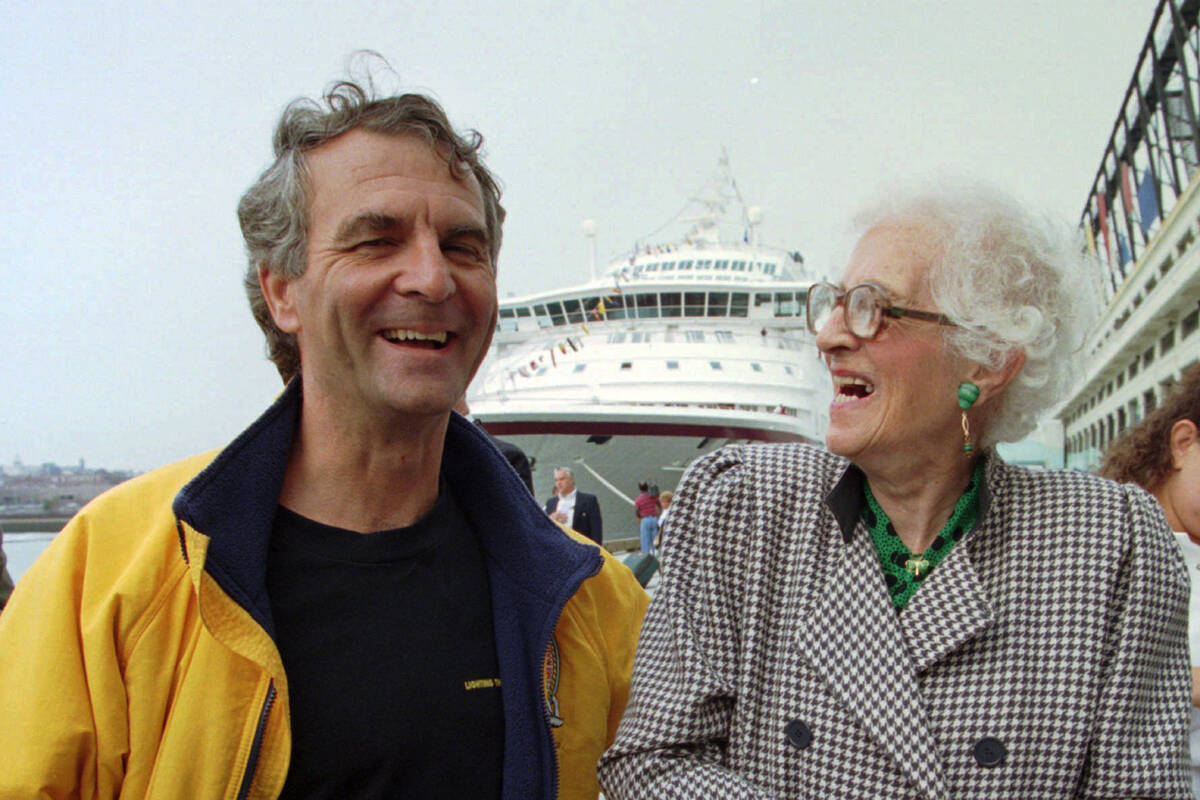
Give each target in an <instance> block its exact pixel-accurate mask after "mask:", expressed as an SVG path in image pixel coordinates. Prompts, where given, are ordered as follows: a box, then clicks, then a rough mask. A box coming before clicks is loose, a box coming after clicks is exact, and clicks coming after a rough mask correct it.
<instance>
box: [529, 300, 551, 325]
mask: <svg viewBox="0 0 1200 800" xmlns="http://www.w3.org/2000/svg"><path fill="white" fill-rule="evenodd" d="M533 315H534V316H535V317H537V324H538V327H539V328H549V327H550V325H551V324H553V323H551V322H550V315H549V314H548V313H546V307H545V306H543V305H537V306H534V307H533Z"/></svg>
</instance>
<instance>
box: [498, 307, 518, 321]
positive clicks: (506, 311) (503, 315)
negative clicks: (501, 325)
mask: <svg viewBox="0 0 1200 800" xmlns="http://www.w3.org/2000/svg"><path fill="white" fill-rule="evenodd" d="M516 316H517V312H516V311H515V310H513V309H511V308H502V309H500V319H513V318H515V317H516Z"/></svg>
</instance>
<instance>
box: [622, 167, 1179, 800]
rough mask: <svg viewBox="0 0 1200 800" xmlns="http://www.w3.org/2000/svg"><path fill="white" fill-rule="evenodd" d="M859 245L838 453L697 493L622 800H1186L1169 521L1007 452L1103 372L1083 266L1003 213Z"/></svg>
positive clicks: (663, 614) (897, 222)
mask: <svg viewBox="0 0 1200 800" xmlns="http://www.w3.org/2000/svg"><path fill="white" fill-rule="evenodd" d="M859 221H860V224H861V228H860V229H861V231H862V235H861V238H860V239H859V240H858V244H857V246H856V248H855V249H854V252H853V254H852V255H851V257H850V261H849V264H848V266H847V268H846V271H845V274H844V276H843V277H842V282H841V284H840V285H836V286H835V285H831V284H817V285H814V286H813V287H812V289H811V291H810V293H809V296H808V313H809V327H810V329H811V330H812V331H813V332H814V333H815V334H816V337H817V339H816V341H817V346H818V348H819V349H820V351H821V356H822V358H823V360H824V362H825V364H826V366H827V367H828V369H829V373H830V376H831V378H832V382H833V390H834V397H833V402H832V405H831V406H830V424H829V429H828V433H827V436H826V442H827V444H828V447H829V450H830V451H832V452H824V451H822V450H819V449H816V448H813V447H809V446H804V445H790V444H789V445H754V446H732V447H729V448H725V449H722V450H719V451H717V452H716V453H713V454H710V455H709V456H706V457H704V458H703V459H701V460H699V461H697V462H696V463H695V464H694V465H693V466H692V467H691V468H690V469H689V471H688V472H687V474H686V475H685V476H684V478H683V481H682V482H681V484H680V486H679V488H678V490H677V491H676V494H675V503H674V505H673V506H672V511H671V515H672V517H671V531H670V537H669V540H668V541H667V542H665V544H666V547H665V551H666V552H665V560H664V565H663V573H664V580H663V585H662V587H661V588H660V589H659V593H658V596H657V598H656V599H655V601H654V603H653V605H652V606H651V609H650V612H649V614H648V616H647V618H646V622H645V625H644V626H643V628H642V639H641V644H640V646H639V651H638V656H637V661H636V665H635V669H634V677H633V687H632V691H631V695H630V700H629V705H628V707H627V709H626V715H625V718H624V720H623V721H622V723H621V727H620V729H619V731H618V733H617V738H616V741H615V742H614V744H613V746H612V748H611V749H610V750H609V751H608V752H607V753H606V754H605V756H604V758H603V759H602V761H601V766H600V775H601V783H602V784H603V786H604V788H605V791H606V793H607V796H608V798H609V800H625V799H626V798H701V797H703V798H710V797H711V798H798V797H812V798H835V797H836V798H844V797H852V798H860V797H861V798H883V797H886V798H889V800H895V798H951V797H954V798H958V797H981V798H982V797H987V798H1010V797H1011V798H1018V797H1019V798H1049V797H1134V796H1136V797H1159V798H1166V797H1172V798H1184V797H1188V796H1189V795H1188V792H1189V789H1188V786H1187V783H1186V776H1185V773H1184V763H1183V752H1184V741H1185V737H1186V728H1187V698H1188V683H1187V681H1188V671H1187V651H1186V646H1185V642H1184V614H1185V601H1186V597H1187V584H1186V576H1185V574H1184V569H1183V563H1182V560H1181V559H1180V556H1179V553H1178V547H1177V546H1176V545H1175V542H1174V540H1173V539H1172V537H1171V533H1170V531H1169V530H1168V529H1167V528H1166V526H1165V525H1164V523H1163V519H1162V514H1161V513H1160V512H1159V510H1158V509H1157V508H1156V507H1155V504H1154V499H1153V498H1152V497H1150V496H1149V495H1148V494H1146V493H1145V492H1143V491H1142V490H1141V489H1138V488H1136V487H1123V486H1119V485H1117V484H1115V483H1112V482H1110V481H1106V480H1102V479H1100V478H1096V477H1092V476H1088V475H1084V474H1079V473H1068V472H1057V471H1040V470H1029V469H1025V468H1021V467H1016V466H1011V465H1008V464H1005V463H1004V462H1003V461H1002V460H1001V459H1000V458H998V457H997V456H996V454H995V451H994V449H993V445H995V444H996V443H997V442H1000V441H1006V440H1013V439H1019V438H1021V437H1022V436H1024V435H1026V434H1027V433H1029V432H1030V431H1032V430H1033V428H1034V426H1035V422H1036V418H1037V416H1038V414H1039V413H1040V412H1041V411H1043V410H1044V409H1046V408H1047V407H1049V406H1050V405H1052V404H1053V403H1054V402H1055V401H1056V400H1057V399H1058V398H1059V397H1060V395H1061V394H1062V393H1063V390H1064V389H1065V387H1066V385H1067V382H1068V380H1069V378H1068V374H1067V372H1068V370H1067V368H1068V366H1069V365H1070V364H1071V363H1072V362H1077V361H1078V360H1079V359H1080V358H1081V354H1080V352H1079V349H1080V345H1081V342H1082V340H1083V337H1084V335H1085V332H1086V329H1087V326H1088V324H1089V322H1090V319H1091V315H1090V314H1088V313H1085V312H1084V311H1083V309H1086V308H1088V307H1089V305H1090V304H1091V303H1094V301H1092V297H1093V295H1090V294H1089V292H1088V288H1089V287H1090V286H1092V285H1094V284H1093V283H1092V282H1091V281H1088V280H1086V279H1085V269H1086V266H1085V264H1084V263H1083V258H1082V256H1081V255H1080V252H1079V251H1078V250H1077V249H1075V248H1074V247H1073V246H1072V242H1071V241H1070V240H1069V237H1066V236H1064V235H1062V234H1061V233H1058V232H1056V230H1055V229H1053V228H1051V227H1050V226H1048V225H1047V223H1045V222H1044V221H1043V220H1041V219H1039V218H1037V217H1034V216H1031V215H1029V214H1027V213H1025V212H1024V211H1023V210H1022V209H1021V208H1019V207H1018V206H1016V205H1014V204H1013V203H1012V202H1011V201H1009V200H1008V199H1006V198H1004V197H1002V196H999V195H997V194H995V193H994V192H992V191H991V190H988V189H985V188H979V187H959V188H951V189H942V190H939V191H938V192H937V193H928V194H924V195H920V196H913V197H909V198H904V199H896V198H893V199H892V200H891V201H890V202H888V203H887V204H885V205H882V206H880V207H878V208H875V209H872V210H871V211H869V212H867V213H865V214H864V215H862V216H861V217H860V219H859ZM1090 301H1091V303H1090Z"/></svg>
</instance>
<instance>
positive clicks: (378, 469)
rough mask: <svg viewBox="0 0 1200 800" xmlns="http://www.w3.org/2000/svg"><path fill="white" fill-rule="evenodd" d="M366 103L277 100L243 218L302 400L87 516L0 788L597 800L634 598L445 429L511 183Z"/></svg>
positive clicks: (473, 448) (376, 103)
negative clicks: (261, 167)
mask: <svg viewBox="0 0 1200 800" xmlns="http://www.w3.org/2000/svg"><path fill="white" fill-rule="evenodd" d="M367 86H368V88H371V84H370V83H368V84H367ZM372 93H373V88H371V91H370V92H369V91H368V90H367V89H364V88H362V87H361V86H359V85H358V84H355V83H352V82H349V81H343V82H339V83H337V84H335V85H334V86H332V87H331V88H330V89H329V90H328V92H327V93H326V94H325V96H324V97H323V98H321V99H320V100H298V101H295V102H293V103H292V104H290V105H289V106H288V107H287V108H286V110H285V111H284V113H283V116H282V118H281V120H280V122H279V125H278V128H277V129H276V132H275V137H274V142H275V156H276V158H275V161H274V163H273V164H272V165H271V166H270V167H269V168H268V169H267V170H266V171H265V172H264V173H263V174H262V176H261V177H260V178H259V179H258V181H257V182H256V183H255V184H254V185H253V186H252V187H251V188H250V189H249V190H248V191H247V192H246V194H245V195H244V196H243V198H242V200H241V203H240V205H239V208H238V214H239V218H240V221H241V226H242V232H243V236H244V237H245V241H246V247H247V251H248V255H249V267H248V270H247V273H246V278H245V285H246V289H247V293H248V295H249V298H250V305H251V308H252V310H253V313H254V316H255V319H256V320H257V322H258V323H259V325H260V326H261V327H262V329H263V331H264V333H265V334H266V337H267V345H268V351H269V354H270V357H271V360H272V361H273V362H274V363H275V366H276V367H277V368H278V370H279V372H280V374H281V375H282V376H283V378H284V380H285V381H286V384H287V386H286V389H285V391H284V392H283V393H282V395H280V397H279V398H278V399H277V400H276V402H275V403H274V404H273V405H272V406H271V407H270V408H269V409H267V411H266V412H265V413H264V414H263V415H262V416H261V417H260V418H259V419H258V420H257V421H256V422H254V423H253V424H252V425H251V426H250V427H249V428H247V429H246V430H245V431H244V432H243V433H242V434H241V435H239V436H238V437H237V438H236V439H235V440H234V441H233V442H232V443H230V444H229V445H228V446H226V447H225V448H224V449H223V450H221V451H220V452H219V453H207V454H204V455H201V456H197V457H194V458H191V459H189V460H186V461H183V462H180V463H178V464H175V465H172V466H168V467H165V468H163V469H160V470H156V471H153V472H150V473H147V474H145V475H142V476H140V477H138V478H136V479H134V480H132V481H129V482H128V483H126V484H123V485H122V486H120V487H118V488H116V489H114V490H112V491H110V492H108V493H107V494H105V495H104V496H102V497H101V498H99V499H98V500H96V501H95V502H93V503H92V504H90V505H89V506H88V507H87V508H86V509H85V510H84V511H82V512H81V513H80V514H79V515H78V516H77V517H76V518H75V519H74V520H73V521H72V522H71V523H70V524H69V525H68V526H67V527H66V529H65V530H64V531H63V532H62V533H61V534H59V536H58V537H57V538H56V539H55V541H54V543H53V544H52V545H51V546H50V548H49V550H47V552H46V554H45V556H44V557H43V558H41V559H40V560H39V561H38V562H37V563H36V564H34V566H33V567H32V568H31V569H30V570H29V572H28V573H27V574H26V577H25V578H24V579H23V580H22V582H21V586H19V587H18V588H17V590H16V591H15V592H14V594H13V598H12V602H11V603H10V605H9V607H8V610H7V611H6V612H5V613H4V615H3V616H2V617H0V753H3V754H4V762H5V766H4V768H3V769H0V797H34V796H37V797H42V796H45V797H88V798H91V797H104V798H110V797H117V796H118V795H119V796H121V797H183V796H187V797H235V796H236V797H238V798H275V797H470V798H505V799H506V800H508V799H513V800H515V799H516V798H522V799H523V800H524V799H526V798H546V799H547V800H550V799H551V798H596V797H597V795H598V792H599V787H598V784H597V781H596V772H595V765H596V761H597V759H598V757H599V755H600V753H601V752H602V750H603V749H604V747H605V746H606V745H607V744H609V743H610V742H611V741H612V738H613V736H614V734H615V729H616V724H617V721H618V720H619V719H620V718H621V714H622V711H623V708H624V705H625V699H626V696H627V692H628V684H629V675H630V671H631V668H632V662H633V653H634V649H635V646H636V640H637V634H638V629H639V626H640V623H641V619H642V614H643V612H644V611H645V608H646V605H647V598H646V595H645V593H644V592H643V591H642V589H641V588H640V587H639V586H638V585H637V583H636V582H635V581H634V579H633V577H632V576H631V575H630V574H629V571H628V570H626V569H623V568H622V567H620V565H619V564H618V563H617V562H616V561H615V560H613V559H612V557H611V556H610V555H609V554H607V553H606V552H604V550H603V549H602V548H599V547H597V546H596V545H595V544H594V543H592V542H590V541H588V540H586V539H584V538H583V537H580V536H577V535H575V534H567V533H564V532H563V531H562V529H560V528H559V527H558V526H556V525H554V524H553V523H551V522H550V521H549V520H548V519H547V518H546V516H545V515H544V514H543V513H542V511H541V508H540V507H539V506H538V504H537V502H536V501H535V500H534V499H533V497H532V496H531V495H530V494H529V492H528V490H527V489H526V488H525V486H524V485H523V484H522V483H521V481H520V479H519V478H518V477H517V475H516V473H515V472H514V471H513V470H512V469H510V468H509V467H508V465H507V463H505V461H504V459H503V457H502V456H501V454H500V453H499V452H498V451H497V450H496V448H495V447H493V446H492V444H491V443H490V442H489V441H488V439H487V437H486V435H485V434H484V432H483V431H481V430H480V429H479V428H477V427H476V426H475V425H473V424H471V423H470V422H468V421H467V420H465V419H463V418H462V417H461V416H458V415H452V414H451V408H452V407H453V406H454V404H455V402H456V401H457V400H458V399H459V398H460V397H461V396H462V394H463V392H464V391H465V389H466V387H467V384H468V382H469V381H470V380H471V377H472V376H473V375H474V374H475V371H476V369H477V368H478V367H479V364H480V362H481V361H482V360H483V357H484V354H485V353H486V352H487V349H488V345H489V343H490V341H491V338H492V333H493V331H494V329H495V326H496V319H497V301H496V283H495V278H496V257H497V254H498V252H499V249H500V239H501V222H502V220H503V218H504V211H503V209H502V208H501V206H500V203H499V199H500V191H499V188H498V186H497V183H496V181H495V179H494V177H493V176H492V174H491V173H490V172H489V171H488V170H487V168H486V167H485V166H484V164H483V163H482V161H481V159H480V153H479V147H480V143H481V139H480V137H479V135H478V134H476V133H474V132H470V133H468V134H467V135H465V136H464V135H460V134H459V133H457V132H456V131H455V130H454V129H453V128H452V127H451V125H450V122H449V120H448V119H447V117H446V115H445V112H444V111H443V110H442V109H441V107H440V106H439V105H438V104H437V103H435V102H434V101H433V100H431V99H429V98H428V97H425V96H423V95H418V94H405V95H402V96H394V97H383V98H377V97H375V96H373V94H372Z"/></svg>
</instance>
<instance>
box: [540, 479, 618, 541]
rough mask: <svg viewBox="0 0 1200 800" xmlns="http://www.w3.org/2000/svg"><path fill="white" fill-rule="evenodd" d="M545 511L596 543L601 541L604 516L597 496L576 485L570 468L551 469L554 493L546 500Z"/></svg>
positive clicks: (553, 518) (557, 520)
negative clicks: (580, 489)
mask: <svg viewBox="0 0 1200 800" xmlns="http://www.w3.org/2000/svg"><path fill="white" fill-rule="evenodd" d="M546 513H547V514H549V515H550V519H552V520H554V521H555V522H558V523H561V524H563V525H566V526H567V527H568V528H571V529H572V530H575V531H578V532H579V533H582V534H583V535H584V536H586V537H588V538H589V539H591V540H592V541H593V542H595V543H596V544H604V519H603V518H602V517H601V516H600V501H599V500H597V499H596V495H594V494H588V493H587V492H581V491H578V490H577V489H576V488H575V473H574V472H572V471H571V468H570V467H556V468H555V470H554V495H553V496H552V497H551V498H550V499H549V500H547V501H546Z"/></svg>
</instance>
